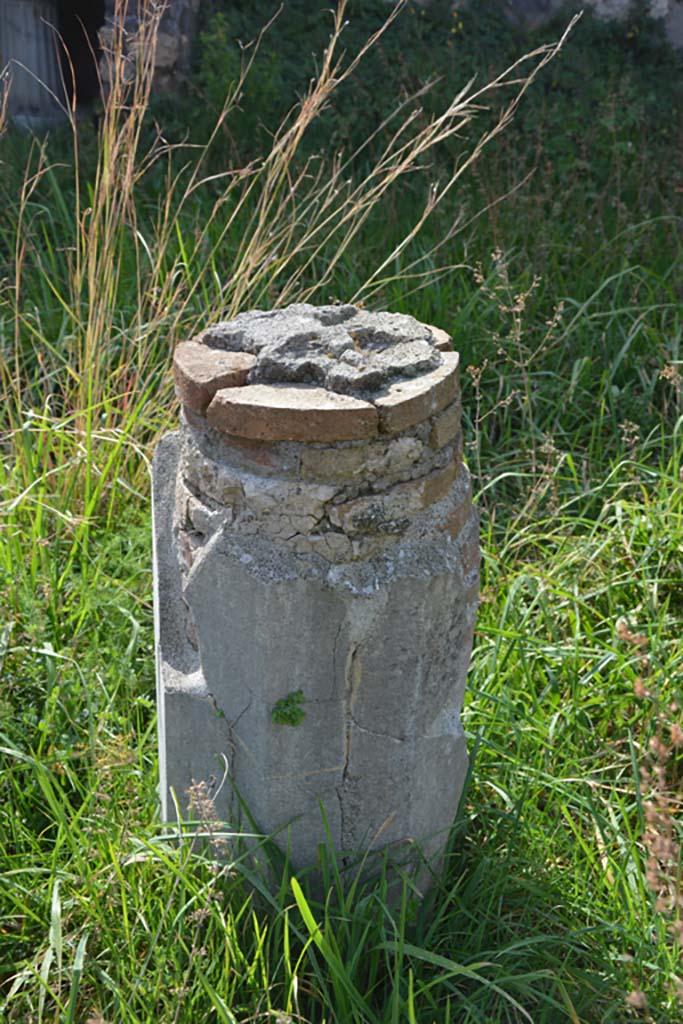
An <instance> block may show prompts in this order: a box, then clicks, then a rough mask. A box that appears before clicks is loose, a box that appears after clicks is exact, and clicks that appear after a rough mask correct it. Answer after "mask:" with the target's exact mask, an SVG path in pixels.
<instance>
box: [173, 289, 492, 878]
mask: <svg viewBox="0 0 683 1024" xmlns="http://www.w3.org/2000/svg"><path fill="white" fill-rule="evenodd" d="M174 373H175V381H176V389H177V393H178V396H179V398H180V402H181V404H182V420H181V426H180V429H179V430H178V431H177V432H174V433H171V434H169V435H167V436H166V437H165V438H164V439H163V440H162V441H161V443H160V444H159V446H158V448H157V451H156V455H155V460H154V524H155V525H154V535H155V569H156V572H155V576H156V584H155V603H156V623H157V668H158V700H159V722H160V726H159V731H160V776H161V800H162V808H163V815H164V818H165V819H166V820H168V819H169V818H171V817H173V808H174V803H173V802H172V799H171V794H172V792H173V793H174V794H175V801H176V802H177V805H178V806H179V807H180V808H181V810H182V812H183V814H185V813H187V808H188V795H187V794H188V790H189V788H190V786H192V785H193V783H197V782H199V781H200V780H204V781H205V782H206V784H207V786H209V787H211V786H213V787H214V789H215V787H216V784H217V782H218V781H220V779H221V777H222V776H223V774H224V766H225V768H226V769H227V780H226V781H225V784H224V785H223V786H222V788H220V791H219V792H218V793H217V795H216V796H215V809H216V814H217V816H218V818H220V819H224V820H225V821H227V822H229V823H231V824H232V825H233V826H234V825H237V824H238V823H239V822H241V824H242V826H243V827H245V826H246V828H247V829H251V827H252V826H251V825H250V823H249V818H248V817H247V816H246V815H245V813H244V808H245V807H246V808H248V811H249V815H250V816H251V819H252V821H253V822H255V823H256V827H257V828H258V830H260V831H261V832H262V833H264V834H274V835H275V840H276V842H278V843H279V845H280V846H281V847H282V848H283V849H285V848H287V849H288V851H289V853H290V856H291V860H292V863H293V865H294V866H295V867H296V868H303V867H306V866H308V865H315V863H316V859H317V856H318V847H319V844H321V843H326V842H328V841H331V843H332V844H333V846H334V848H335V851H336V853H337V855H338V857H339V858H340V859H341V861H342V863H347V862H348V858H349V857H351V856H352V855H353V854H356V853H360V852H364V851H368V850H370V849H377V848H380V847H387V846H388V845H390V846H392V847H393V848H394V849H397V850H400V849H401V848H402V847H403V846H405V844H406V843H407V842H410V841H417V842H418V843H419V844H420V848H421V850H422V851H423V853H424V856H425V857H426V858H427V860H428V861H432V862H435V861H436V860H438V858H439V856H440V854H441V852H442V849H443V844H444V841H445V839H446V837H447V833H448V830H449V827H450V826H451V824H452V822H453V818H454V815H455V813H456V809H457V806H458V801H459V798H460V795H461V791H462V786H463V782H464V779H465V776H466V772H467V763H468V762H467V750H466V742H465V736H464V734H463V730H462V726H461V723H460V709H461V706H462V700H463V693H464V689H465V680H466V674H467V669H468V665H469V660H470V653H471V647H472V637H473V630H474V621H475V615H476V609H477V600H478V591H479V538H478V518H477V513H476V511H475V510H474V508H473V506H472V500H471V486H470V476H469V473H468V471H467V468H466V466H465V465H464V464H463V460H462V435H461V429H460V388H459V373H458V355H457V353H455V352H454V351H452V345H451V341H450V338H449V337H448V336H447V335H446V334H445V332H443V331H440V330H438V329H436V328H433V327H429V326H426V325H424V324H421V323H419V322H418V321H417V320H415V319H414V318H412V317H410V316H406V315H402V314H392V313H370V312H366V311H364V310H361V309H358V308H356V307H355V306H349V305H331V306H322V307H314V306H309V305H294V306H290V307H288V308H286V309H282V310H275V311H272V312H260V311H257V312H252V313H245V314H242V315H240V316H238V317H236V318H235V319H234V320H231V321H227V322H224V323H218V324H216V325H215V326H213V327H210V328H208V329H207V330H205V331H204V332H203V333H202V334H200V335H199V336H198V337H196V338H194V339H192V340H191V341H186V342H184V343H182V344H180V345H179V346H178V347H177V349H176V352H175V358H174ZM321 806H322V807H323V808H324V812H325V820H323V816H322V815H321Z"/></svg>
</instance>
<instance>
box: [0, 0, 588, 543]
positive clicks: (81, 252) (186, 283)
mask: <svg viewBox="0 0 683 1024" xmlns="http://www.w3.org/2000/svg"><path fill="white" fill-rule="evenodd" d="M163 7H164V4H162V3H160V4H144V5H140V12H141V15H140V27H139V31H138V33H137V35H136V38H135V39H130V38H126V35H125V30H124V28H123V25H124V14H125V11H126V8H127V0H118V2H117V12H118V15H119V18H118V26H119V27H118V29H117V30H116V31H115V32H114V33H113V35H112V38H111V42H110V44H109V48H108V50H107V52H106V54H105V61H106V74H105V76H104V77H105V79H106V83H107V88H106V98H105V102H104V112H103V115H102V117H101V121H100V125H99V131H98V137H97V159H96V169H95V172H94V175H93V177H92V180H91V181H88V182H86V181H85V180H84V174H83V170H82V163H83V161H82V159H81V147H82V140H81V134H82V133H81V129H80V127H79V123H78V122H77V119H76V98H74V102H73V106H72V108H71V109H69V110H67V111H66V114H67V117H68V121H69V124H70V128H71V137H72V143H73V145H72V150H73V163H72V166H73V187H72V191H71V193H70V195H68V196H67V195H66V194H64V193H63V192H62V191H60V189H59V186H58V185H57V184H56V181H57V178H56V176H55V174H54V168H53V167H52V166H51V163H50V147H49V145H48V144H47V143H46V142H45V141H42V142H41V141H36V142H35V144H34V147H33V149H32V151H31V154H30V157H29V161H28V164H27V168H26V173H25V175H24V179H23V183H22V185H21V188H20V191H19V195H17V196H16V197H15V202H14V204H13V208H12V209H11V210H10V218H9V221H10V226H9V228H6V229H5V243H6V244H7V246H8V248H9V249H10V250H11V258H10V261H9V262H10V269H9V273H8V278H7V282H6V285H5V288H4V295H3V296H2V302H3V305H4V307H5V311H6V317H5V319H6V322H7V321H9V322H11V324H12V328H13V341H12V345H11V348H10V347H8V346H6V347H5V348H4V350H0V379H1V380H2V388H3V393H4V394H3V397H4V429H5V442H4V443H5V450H6V451H8V452H9V453H10V454H9V458H8V460H7V461H6V462H5V466H4V470H3V476H4V480H2V481H0V483H3V484H4V485H5V494H7V493H10V497H9V498H8V499H6V500H5V501H4V502H3V503H2V510H3V511H4V512H5V513H7V511H8V510H9V511H11V512H12V513H14V512H16V510H17V508H18V506H19V505H21V504H22V503H24V502H25V501H28V503H29V507H30V508H31V511H32V512H34V511H35V504H36V502H38V503H41V504H42V506H44V507H45V509H46V510H47V511H48V513H49V514H50V515H52V514H54V515H57V516H61V517H62V520H63V525H65V526H66V527H68V529H69V531H70V536H71V538H72V542H73V543H72V550H74V551H75V550H76V548H77V547H78V544H80V543H81V542H82V541H83V540H85V542H86V543H87V535H88V529H89V524H90V523H91V522H92V520H93V518H94V517H95V516H98V517H100V519H101V518H102V517H104V519H105V521H106V520H108V519H110V518H111V517H112V516H113V515H114V514H115V510H116V506H117V498H116V495H117V494H118V493H119V492H120V490H121V488H120V486H118V485H120V484H123V485H124V486H126V487H133V488H142V490H144V489H145V488H146V482H145V477H146V474H145V471H144V460H141V459H140V447H139V446H140V445H141V444H145V443H147V442H149V441H150V440H152V439H153V437H154V436H155V433H156V432H157V431H158V430H159V429H161V428H162V427H163V426H164V424H165V423H166V422H167V419H168V407H169V402H170V400H171V393H170V384H169V380H168V374H167V373H166V369H167V367H168V364H169V361H170V355H171V351H172V349H173V346H174V344H175V342H176V341H177V340H178V339H180V338H182V337H185V336H187V335H188V334H191V333H192V332H194V331H195V330H196V329H197V328H198V326H200V325H201V326H205V325H206V324H207V323H209V322H211V321H212V320H215V319H217V318H219V317H230V316H233V315H235V314H236V313H238V312H239V311H240V310H243V309H246V308H250V307H257V306H263V305H266V306H277V305H284V304H287V303H290V302H292V301H306V300H315V299H316V298H317V297H318V296H323V297H325V298H327V297H328V295H329V293H330V291H331V290H334V283H335V275H336V274H337V273H338V270H339V266H340V261H342V260H343V259H348V258H349V257H352V256H353V253H354V245H355V244H356V243H357V242H358V240H359V234H360V232H361V230H362V229H363V227H364V226H365V225H367V222H368V218H369V217H370V215H371V214H372V213H373V212H376V211H377V210H378V209H380V208H381V206H382V204H383V203H384V202H385V201H387V200H388V198H389V197H390V196H391V195H394V194H396V193H397V191H399V190H400V189H401V186H402V185H403V183H404V182H405V181H406V179H407V178H408V177H411V178H412V177H414V176H415V175H416V174H418V173H420V174H423V175H426V176H427V180H426V181H425V195H426V198H425V201H424V205H423V208H422V210H421V211H420V212H419V214H418V215H417V217H416V218H415V219H414V220H413V221H412V222H408V223H406V225H405V231H404V233H403V236H402V239H401V241H400V242H399V243H398V244H397V245H396V246H395V247H394V248H393V250H392V251H391V252H389V253H387V254H386V255H385V256H384V258H382V259H381V260H380V262H379V264H378V265H377V266H376V267H375V268H374V270H372V271H371V273H370V274H369V275H368V277H367V279H366V280H365V281H364V282H363V283H362V284H361V286H360V287H358V288H357V289H356V291H355V293H354V294H353V295H344V296H343V298H345V299H351V300H356V301H369V300H371V299H372V297H373V295H376V294H377V291H378V289H379V288H381V287H382V284H383V282H384V281H385V279H386V276H387V274H388V272H389V268H390V267H391V266H393V265H394V264H395V261H397V260H398V258H399V257H401V258H403V257H404V256H405V257H407V258H408V262H407V265H406V269H405V270H404V271H403V274H405V276H406V279H411V278H416V279H418V280H423V279H424V267H425V266H433V264H434V259H435V257H436V256H437V255H438V253H437V250H442V249H443V248H444V247H445V246H447V243H448V241H449V240H450V237H451V236H450V234H449V235H448V237H444V238H443V239H442V240H441V241H440V242H439V244H438V245H437V246H436V247H434V248H433V249H432V250H431V251H430V252H429V253H427V254H424V255H422V256H421V257H419V258H414V259H412V260H411V259H410V246H411V244H412V243H413V242H414V241H415V239H416V238H417V237H418V236H419V233H420V231H421V229H422V228H423V227H424V225H425V224H426V222H427V221H428V220H429V218H430V217H431V216H432V214H433V213H434V211H435V210H436V209H437V208H438V207H439V206H440V204H442V203H444V201H445V200H446V199H447V198H448V197H449V196H451V195H452V193H453V190H454V189H455V186H456V185H457V183H458V181H459V180H460V179H461V178H462V176H463V174H465V173H466V171H467V170H468V169H469V168H470V167H471V166H472V164H473V163H474V161H476V160H477V158H478V157H479V156H480V154H481V153H482V151H483V149H484V148H485V147H486V146H487V145H488V143H489V142H491V141H492V140H493V139H494V138H495V137H496V136H497V135H498V134H499V133H500V132H502V131H503V130H504V129H505V127H506V126H507V125H508V124H509V122H510V120H511V119H512V117H513V116H514V114H515V112H516V110H517V108H518V106H519V103H520V102H521V100H522V98H523V96H524V94H525V92H526V91H527V89H528V88H529V87H530V86H531V84H532V82H533V81H534V79H535V78H536V76H537V75H538V74H539V72H540V71H541V69H542V68H543V67H545V65H546V64H547V63H548V62H549V61H550V60H552V59H553V57H555V55H556V54H557V53H558V51H559V50H560V48H561V46H562V45H563V43H564V41H565V39H566V37H567V34H568V32H569V31H570V30H571V27H572V25H573V22H572V23H571V24H570V26H569V27H568V28H567V31H566V32H565V33H564V34H563V36H562V38H561V39H560V40H559V41H558V42H555V43H552V44H548V45H547V46H543V47H541V48H539V49H537V50H534V51H533V52H532V53H530V54H527V55H526V56H525V57H523V58H522V59H520V60H519V61H517V62H516V63H515V64H514V65H512V66H511V67H510V68H508V69H507V71H505V72H504V73H503V74H501V75H499V76H498V77H496V78H495V79H494V80H493V81H492V82H490V83H489V84H487V85H486V86H484V87H482V88H474V85H473V83H472V82H470V83H469V84H468V85H467V86H466V87H465V88H464V89H462V90H461V91H460V92H459V93H458V95H457V96H455V97H454V99H453V101H452V102H451V103H450V104H449V105H448V107H447V109H445V110H444V111H443V112H442V113H441V114H440V115H438V116H435V117H433V118H431V119H426V118H425V117H424V115H423V114H422V113H421V111H420V109H419V106H418V105H417V104H418V101H419V99H420V97H421V95H422V94H423V93H424V92H426V91H427V89H428V88H429V87H428V86H425V88H424V89H422V90H421V91H420V92H419V93H418V94H417V95H416V96H414V97H411V99H410V100H409V101H405V102H403V103H402V104H400V105H398V106H397V108H396V111H395V113H394V114H393V115H392V117H390V118H388V119H387V120H386V121H385V122H383V123H382V124H381V125H378V126H377V128H376V130H375V131H374V133H373V135H372V136H371V138H370V139H368V140H367V141H366V142H365V143H364V145H363V146H361V147H360V149H359V150H357V151H356V152H355V153H351V154H350V155H347V156H345V155H341V154H337V155H333V156H330V158H329V159H324V158H322V157H319V156H318V157H312V156H309V157H305V156H304V155H303V154H302V141H303V139H304V138H305V136H306V133H307V131H308V129H309V128H310V126H311V124H312V123H313V122H314V121H315V120H316V118H318V117H319V115H320V113H321V111H322V110H323V109H324V108H325V107H326V105H328V104H329V102H330V100H331V97H332V96H333V95H334V93H335V91H336V90H337V89H338V88H339V87H340V86H341V85H342V84H343V83H344V82H345V81H346V80H347V79H348V78H349V77H350V76H351V75H353V74H354V73H355V72H356V70H357V68H358V66H359V64H360V62H361V61H362V60H363V58H364V57H365V56H366V54H367V53H368V51H369V50H370V49H371V48H372V47H373V46H375V45H376V44H377V42H378V40H379V39H380V38H381V36H382V34H383V32H385V31H386V29H387V27H388V26H389V25H390V24H391V22H392V21H393V20H394V19H395V18H396V17H397V16H398V14H399V12H400V9H401V7H402V2H401V3H399V4H398V5H397V6H396V7H395V8H394V10H393V11H392V12H391V13H390V14H389V16H388V18H387V21H386V23H385V24H384V26H383V27H382V28H381V29H380V30H379V31H378V32H376V33H375V34H374V35H372V36H370V38H368V39H367V41H366V43H365V44H364V45H363V46H362V48H361V49H360V51H359V52H358V53H357V54H355V55H354V56H352V57H351V58H349V59H347V58H346V57H345V56H344V54H343V53H342V52H341V41H342V36H343V30H344V19H345V14H346V0H340V2H339V3H338V6H337V9H336V12H335V13H334V16H333V24H332V33H331V36H330V41H329V45H328V47H327V49H326V50H325V53H324V54H323V57H322V60H321V61H320V65H319V70H318V72H317V75H316V76H315V78H314V79H313V80H312V81H311V83H310V86H309V89H308V91H307V93H306V95H305V96H304V97H303V99H302V100H301V101H300V102H299V103H297V105H296V106H295V107H293V108H292V111H291V113H290V115H289V117H288V118H287V119H286V120H285V123H284V124H283V125H282V126H281V128H280V129H279V131H278V132H277V133H276V135H275V137H274V138H273V140H272V145H271V146H270V149H269V151H268V152H267V153H265V154H264V155H263V156H262V157H261V158H259V159H257V160H254V161H253V162H251V163H248V164H246V165H245V166H238V167H228V168H226V169H225V170H224V171H222V172H219V173H213V174H209V173H208V172H207V169H206V168H207V158H208V157H209V155H210V154H211V152H212V150H213V147H214V144H215V141H216V139H217V137H218V135H219V132H220V131H221V129H222V127H223V126H224V125H225V123H226V121H227V120H228V119H229V118H230V115H231V112H232V111H233V110H234V109H235V106H236V104H237V103H238V100H239V97H240V95H241V94H242V93H243V91H244V90H245V89H247V88H248V87H249V71H250V68H251V65H252V63H253V61H254V58H255V54H256V53H257V51H258V40H257V41H256V45H255V46H254V47H252V48H251V49H249V50H247V51H245V54H246V56H245V59H244V63H243V66H242V69H241V73H240V76H239V79H238V81H236V82H235V83H234V84H233V86H232V87H231V88H230V90H229V92H228V95H227V96H226V100H225V104H224V106H223V109H222V110H221V111H219V112H218V115H217V118H216V123H215V127H214V129H213V132H212V133H211V136H210V138H209V139H208V140H207V142H206V143H205V144H204V145H201V146H190V145H186V146H173V145H170V144H169V143H167V142H166V141H165V139H164V137H163V134H162V133H161V132H160V131H158V132H157V134H156V135H155V136H154V138H153V141H152V142H151V143H147V142H145V141H143V140H146V139H149V136H150V130H149V125H150V96H151V92H152V85H153V79H154V54H155V49H156V40H157V35H158V30H159V22H160V18H161V15H162V13H163ZM266 30H267V27H266ZM501 95H503V96H507V101H506V102H505V103H504V104H503V106H502V108H501V110H500V113H499V114H498V116H497V118H496V119H495V121H494V123H493V125H492V126H491V127H489V128H488V129H487V130H486V131H485V132H483V134H481V136H480V137H479V138H478V139H476V140H475V141H474V142H473V143H471V144H470V145H469V147H468V148H467V147H465V148H464V149H463V150H462V156H461V157H460V158H459V159H458V160H457V161H456V163H455V165H454V167H453V169H452V171H451V173H450V175H448V176H447V177H446V179H445V180H442V181H441V182H440V183H433V182H432V183H430V181H429V169H428V161H429V160H430V158H431V157H432V156H433V155H434V154H435V153H436V152H437V151H438V149H439V147H442V146H443V144H444V143H447V142H449V141H453V140H460V139H461V137H462V133H463V131H464V129H465V128H466V127H467V126H468V125H469V124H470V122H471V121H472V119H473V118H474V117H475V116H476V115H477V114H478V113H479V112H480V111H481V110H482V109H484V108H485V106H486V104H487V103H489V102H492V101H494V100H495V101H496V103H498V102H499V100H500V96H501ZM381 139H387V140H388V141H386V142H384V143H383V144H382V146H381V148H380V152H379V155H378V156H376V157H375V158H374V160H373V161H372V162H371V164H370V167H369V169H365V170H364V173H363V174H362V175H358V174H357V167H358V162H359V160H360V159H361V158H362V159H363V160H366V159H367V156H368V153H369V152H370V146H371V144H372V145H373V146H377V145H379V142H380V140H381ZM459 145H461V143H460V142H459ZM462 145H464V144H462ZM162 171H163V187H162V188H161V190H160V195H159V198H158V199H157V200H156V206H155V208H154V210H153V212H152V213H150V210H149V206H150V203H149V199H148V198H146V200H145V212H144V216H143V215H141V203H140V199H141V197H143V196H145V195H146V194H145V187H146V181H147V179H148V178H149V177H150V176H151V175H152V174H153V173H154V174H156V175H159V174H160V173H161V172H162ZM46 202H48V203H52V204H54V212H53V215H52V216H50V217H46V216H45V211H44V206H45V204H46ZM197 210H199V211H201V220H197V212H196V211H197ZM454 230H455V229H454ZM340 297H342V296H340ZM46 306H47V307H48V308H47V309H46V308H44V307H46ZM27 414H28V416H27ZM27 436H29V437H30V446H31V448H32V451H33V453H34V454H33V456H32V458H31V459H27V458H26V444H27ZM103 502H104V504H103ZM67 511H68V515H67V516H66V518H65V515H66V512H67ZM74 545H75V547H74Z"/></svg>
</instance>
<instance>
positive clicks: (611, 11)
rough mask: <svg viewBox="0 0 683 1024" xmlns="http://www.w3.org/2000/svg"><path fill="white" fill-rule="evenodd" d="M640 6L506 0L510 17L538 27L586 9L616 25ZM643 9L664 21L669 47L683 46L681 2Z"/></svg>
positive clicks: (655, 2)
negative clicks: (561, 13)
mask: <svg viewBox="0 0 683 1024" xmlns="http://www.w3.org/2000/svg"><path fill="white" fill-rule="evenodd" d="M468 2H471V0H458V6H459V7H466V6H467V4H468ZM639 6H642V5H641V4H640V3H639V0H505V7H506V8H507V9H508V10H509V11H510V13H511V14H512V15H514V16H516V17H519V18H521V19H523V20H525V21H526V22H528V23H529V24H532V25H538V24H541V23H542V22H543V21H544V20H546V19H547V18H549V17H551V16H552V15H553V14H556V13H557V12H558V11H562V10H565V11H567V12H568V13H569V12H572V11H580V10H582V9H587V8H593V10H594V11H595V13H596V14H597V15H598V17H600V18H604V19H605V20H607V21H618V20H620V19H623V18H626V17H628V16H629V15H630V14H632V13H633V12H634V11H635V10H636V9H637V8H638V7H639ZM644 7H645V10H646V11H647V13H648V14H649V15H650V17H652V18H654V19H655V20H657V21H663V23H664V29H665V32H666V34H667V37H668V39H669V41H670V42H671V43H672V45H674V46H683V0H644Z"/></svg>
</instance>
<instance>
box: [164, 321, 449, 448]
mask: <svg viewBox="0 0 683 1024" xmlns="http://www.w3.org/2000/svg"><path fill="white" fill-rule="evenodd" d="M457 371H458V356H457V354H456V353H455V352H453V351H452V349H451V342H450V338H449V337H448V335H447V334H445V332H443V331H440V330H439V329H438V328H434V327H429V326H427V325H426V324H422V323H420V322H419V321H418V320H416V319H414V317H411V316H407V315H404V314H400V313H371V312H368V311H366V310H362V309H359V308H357V307H356V306H350V305H335V306H318V307H315V306H311V305H304V304H298V305H293V306H289V307H287V308H285V309H280V310H273V311H271V312H263V311H254V312H250V313H243V314H240V316H237V317H235V319H234V320H229V321H225V322H222V323H218V324H215V325H214V326H212V327H210V328H208V329H207V330H205V331H203V332H202V333H201V334H200V335H198V336H197V337H196V338H194V339H192V340H191V341H187V342H183V343H182V344H180V345H179V346H178V348H177V349H176V352H175V357H174V373H175V380H176V388H177V391H178V395H179V397H180V400H181V402H182V403H183V405H184V406H185V407H186V408H187V409H188V410H189V411H191V412H192V413H195V414H199V415H201V416H203V417H205V418H206V420H207V422H208V424H209V425H210V426H212V427H215V428H216V429H218V430H219V431H221V432H223V433H225V434H228V435H232V436H236V437H242V438H249V439H253V440H261V441H283V440H286V441H302V442H306V441H310V442H316V441H317V442H320V441H328V442H334V441H353V440H366V439H370V438H372V437H375V436H377V435H378V434H387V433H388V434H392V433H397V432H400V431H403V430H406V429H408V428H410V427H411V426H414V425H415V424H417V423H420V422H422V421H423V420H425V419H427V418H428V417H429V416H432V415H434V414H435V413H436V412H439V411H440V410H441V409H443V408H445V406H446V405H448V404H450V403H451V402H452V401H453V400H454V398H455V397H456V395H457V391H458V372H457Z"/></svg>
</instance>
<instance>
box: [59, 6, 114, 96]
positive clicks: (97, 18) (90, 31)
mask: <svg viewBox="0 0 683 1024" xmlns="http://www.w3.org/2000/svg"><path fill="white" fill-rule="evenodd" d="M57 9H58V13H59V32H60V35H61V37H62V41H63V52H62V69H63V75H64V84H65V87H66V91H67V96H68V98H69V101H71V100H73V98H74V94H75V97H76V103H77V104H78V106H79V107H82V106H88V105H89V104H91V103H92V102H93V100H95V99H97V98H98V97H99V95H100V80H99V77H98V73H97V64H98V61H99V58H100V46H99V42H98V40H97V30H98V29H99V28H101V27H102V25H103V24H104V0H58V4H57Z"/></svg>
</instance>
